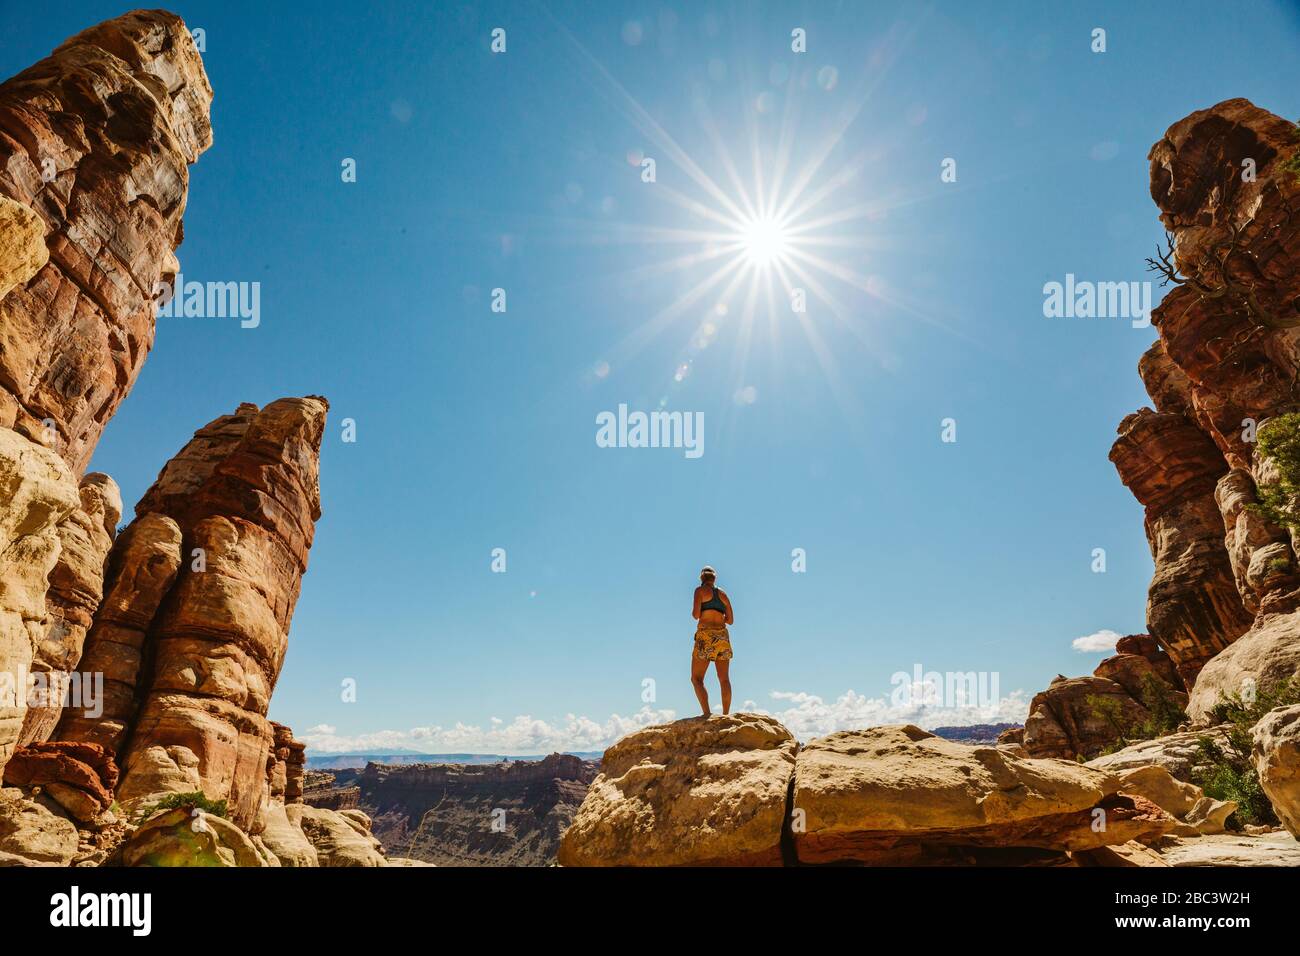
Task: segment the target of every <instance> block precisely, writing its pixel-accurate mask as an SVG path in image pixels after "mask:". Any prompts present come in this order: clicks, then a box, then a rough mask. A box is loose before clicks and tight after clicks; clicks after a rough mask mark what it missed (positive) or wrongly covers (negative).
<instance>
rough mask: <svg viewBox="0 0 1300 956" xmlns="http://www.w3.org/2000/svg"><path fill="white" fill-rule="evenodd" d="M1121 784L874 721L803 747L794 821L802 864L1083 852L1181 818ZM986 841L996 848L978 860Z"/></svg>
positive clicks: (1065, 765) (1066, 765) (1163, 829)
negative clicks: (1122, 788)
mask: <svg viewBox="0 0 1300 956" xmlns="http://www.w3.org/2000/svg"><path fill="white" fill-rule="evenodd" d="M1118 790H1119V781H1118V780H1116V779H1115V778H1113V777H1111V776H1109V775H1107V774H1104V773H1101V772H1099V771H1095V770H1090V769H1088V768H1086V767H1081V766H1078V765H1076V764H1073V763H1070V762H1067V761H1060V760H1036V759H1027V760H1026V759H1019V758H1016V757H1013V756H1010V755H1008V754H1006V753H1005V752H1004V751H1002V750H999V749H997V748H995V747H970V746H965V745H962V744H957V743H953V742H951V741H947V740H944V739H942V738H940V737H936V736H934V735H933V734H930V733H927V732H926V731H924V730H921V729H920V728H918V727H914V726H911V725H905V726H894V727H873V728H869V729H866V730H853V731H842V732H840V733H836V734H831V735H830V736H829V737H824V738H821V739H818V740H814V741H812V742H811V743H809V744H808V745H807V746H806V747H804V749H803V750H802V751H801V752H800V754H799V759H798V761H797V763H796V767H795V784H794V800H793V811H792V815H793V819H794V823H793V825H792V831H793V835H794V843H795V848H796V851H797V854H798V859H799V862H801V863H846V862H858V863H870V864H888V865H896V864H912V863H943V862H981V861H988V862H992V861H994V860H996V859H998V858H999V857H998V854H997V853H996V851H1000V850H1001V851H1005V850H1013V849H1014V850H1017V851H1023V850H1026V849H1035V850H1042V851H1049V852H1057V853H1065V852H1071V851H1080V850H1087V849H1092V848H1095V847H1098V846H1105V845H1109V844H1120V843H1126V842H1128V841H1130V840H1137V839H1144V840H1149V839H1153V838H1155V837H1157V836H1159V835H1161V834H1163V833H1167V832H1169V831H1170V830H1171V829H1172V828H1173V826H1174V820H1173V819H1172V818H1171V817H1170V816H1169V815H1168V814H1166V813H1165V812H1164V811H1162V810H1161V809H1160V808H1159V807H1157V806H1156V805H1155V804H1153V803H1151V802H1150V801H1148V800H1146V799H1145V798H1143V797H1140V796H1135V795H1129V794H1122V793H1119V792H1118ZM1096 821H1100V825H1098V826H1095V825H1094V823H1095V822H1096ZM982 851H995V852H994V853H985V854H984V860H981V852H982ZM1002 858H1003V859H1009V858H1010V856H1009V855H1006V854H1004V855H1003V857H1002Z"/></svg>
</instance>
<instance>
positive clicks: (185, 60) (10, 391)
mask: <svg viewBox="0 0 1300 956" xmlns="http://www.w3.org/2000/svg"><path fill="white" fill-rule="evenodd" d="M211 101H212V88H211V87H210V86H209V85H208V79H207V76H206V75H205V73H204V71H203V64H202V61H201V59H200V58H199V54H198V51H197V50H196V49H195V47H194V43H193V41H192V40H191V39H190V35H189V33H188V31H187V30H186V29H185V25H184V24H183V23H182V22H181V20H180V18H179V17H177V16H175V15H174V14H170V13H166V12H164V11H159V10H154V11H138V12H136V13H129V14H127V15H125V16H121V17H118V18H116V19H114V20H109V21H108V22H106V23H102V24H100V25H99V26H96V27H92V28H91V29H89V30H85V31H83V32H82V33H79V34H77V35H76V36H74V37H72V38H71V39H70V40H67V41H66V42H64V43H63V44H62V45H61V46H60V47H59V48H58V49H57V50H55V51H54V53H52V54H51V55H50V56H49V57H47V58H46V59H44V60H42V61H41V62H39V63H37V64H36V65H35V66H32V67H30V68H28V69H26V70H24V71H23V72H22V73H19V74H18V75H17V76H15V77H13V78H12V79H10V80H8V81H6V82H5V83H3V84H0V196H3V197H4V198H5V199H6V200H8V202H5V203H3V204H2V205H0V223H4V224H6V225H8V226H10V227H12V228H13V231H12V232H11V230H10V228H6V229H4V230H0V231H2V232H4V234H5V236H6V238H5V241H4V245H3V248H2V249H0V262H3V263H4V265H0V290H3V289H5V287H6V286H12V288H10V290H9V291H8V294H7V295H4V296H3V298H0V426H3V427H6V428H12V429H15V430H17V431H18V432H19V433H21V434H22V435H24V436H25V437H26V438H28V439H30V440H31V441H33V442H36V443H38V444H41V445H45V446H47V447H50V448H51V449H53V450H55V451H57V453H58V454H60V455H61V456H62V457H63V458H64V460H65V461H66V462H67V464H68V465H69V467H70V468H71V470H72V471H73V473H74V474H79V473H80V472H81V471H83V470H84V469H85V466H86V463H87V462H88V461H89V460H90V455H91V453H92V452H93V451H94V448H95V443H96V442H97V441H98V439H99V436H100V433H101V431H102V430H103V428H104V425H105V423H106V422H107V421H108V420H109V418H111V417H112V415H113V413H114V412H115V411H116V409H117V407H118V405H119V404H120V403H121V401H122V399H123V398H125V397H126V394H127V392H129V391H130V390H131V387H132V385H133V384H134V383H135V379H136V376H137V375H138V374H139V372H140V368H141V366H142V365H143V363H144V360H145V357H146V355H148V353H149V349H150V347H151V346H152V344H153V338H154V324H155V317H154V301H153V297H154V295H155V289H156V286H157V284H158V283H159V282H160V281H163V282H166V281H170V280H171V278H172V277H173V276H174V274H175V273H176V271H177V270H178V264H177V261H176V257H175V254H174V250H175V249H176V247H177V246H178V245H179V244H180V241H181V218H182V216H183V214H184V212H185V201H186V191H187V189H188V185H189V170H188V166H189V164H191V163H193V162H194V161H195V160H197V159H198V157H199V154H200V153H202V152H203V151H204V150H205V149H207V147H208V146H209V145H210V144H211V142H212V129H211V126H210V125H209V122H208V108H209V105H210V104H211ZM33 215H34V216H35V217H36V218H37V219H38V220H39V222H35V221H34V220H33V218H32V217H33ZM36 228H39V229H40V234H41V236H42V237H43V240H44V241H43V245H44V246H45V252H44V253H42V252H41V250H39V249H37V248H36V247H35V243H34V242H33V241H32V236H33V234H34V231H35V229H36ZM35 266H38V270H37V271H36V272H35V273H34V274H32V268H33V267H35Z"/></svg>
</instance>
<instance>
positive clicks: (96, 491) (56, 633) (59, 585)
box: [18, 473, 122, 744]
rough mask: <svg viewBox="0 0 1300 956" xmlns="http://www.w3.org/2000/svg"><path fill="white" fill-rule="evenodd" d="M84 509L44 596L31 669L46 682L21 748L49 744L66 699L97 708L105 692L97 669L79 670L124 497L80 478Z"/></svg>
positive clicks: (30, 710) (103, 479)
mask: <svg viewBox="0 0 1300 956" xmlns="http://www.w3.org/2000/svg"><path fill="white" fill-rule="evenodd" d="M79 495H80V499H81V502H80V505H79V506H78V507H76V508H74V509H73V510H72V511H71V512H70V513H69V514H68V516H67V517H66V518H64V519H63V521H61V522H60V523H59V526H58V535H59V557H58V560H56V561H55V563H54V567H53V568H52V569H51V570H50V589H49V591H47V592H46V594H45V610H46V619H45V626H44V633H43V634H42V635H41V639H40V641H39V643H38V644H37V645H36V647H35V648H34V651H33V655H32V665H31V668H32V671H33V672H34V673H35V674H39V675H40V677H39V680H41V681H42V682H43V684H44V688H45V689H44V691H43V693H42V695H41V696H42V697H43V700H42V699H33V700H29V701H28V707H27V713H26V715H25V716H24V719H23V727H22V732H21V733H20V734H19V738H18V742H19V743H20V744H29V743H34V742H40V741H43V740H48V739H49V737H50V734H51V733H53V731H54V728H55V726H56V725H57V724H58V722H59V718H60V716H61V715H62V713H63V702H64V700H68V701H70V702H71V703H72V704H73V705H74V706H80V707H81V708H82V709H83V710H87V709H89V710H95V709H97V708H98V706H99V703H100V690H101V688H100V687H99V686H98V685H95V684H94V683H93V681H95V679H96V678H95V673H96V672H94V671H92V670H77V664H78V662H79V661H80V660H81V655H82V650H83V648H84V645H85V641H86V632H87V630H88V629H89V628H90V625H91V621H92V620H93V619H94V614H95V611H96V610H97V609H98V607H99V604H100V600H101V599H102V597H103V587H104V561H105V560H106V558H107V557H108V552H109V549H110V548H111V547H112V545H113V539H114V537H115V536H116V535H117V522H118V521H119V520H120V519H121V517H122V495H121V493H120V492H119V491H118V488H117V483H116V482H115V481H113V479H112V478H110V477H108V475H103V474H99V473H93V474H89V475H86V476H85V477H84V478H82V479H81V487H80V489H79Z"/></svg>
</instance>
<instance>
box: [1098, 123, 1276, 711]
mask: <svg viewBox="0 0 1300 956" xmlns="http://www.w3.org/2000/svg"><path fill="white" fill-rule="evenodd" d="M1297 155H1300V138H1298V137H1297V136H1296V125H1295V124H1294V123H1291V122H1288V121H1287V120H1284V119H1282V118H1281V117H1278V116H1274V115H1273V114H1272V113H1269V112H1267V111H1266V110H1262V109H1260V108H1258V107H1256V106H1254V105H1253V104H1251V103H1250V102H1249V101H1247V100H1244V99H1234V100H1227V101H1225V102H1223V103H1219V104H1217V105H1216V106H1213V107H1211V108H1209V109H1205V110H1199V111H1197V112H1195V113H1192V114H1191V115H1190V116H1187V117H1186V118H1184V119H1182V120H1179V121H1178V122H1177V123H1175V124H1174V125H1173V126H1171V127H1170V128H1169V130H1168V132H1167V133H1166V134H1165V136H1164V137H1163V138H1162V139H1161V140H1160V142H1158V143H1156V144H1155V146H1153V147H1152V149H1151V154H1150V157H1149V158H1150V160H1151V196H1152V198H1153V199H1154V200H1155V202H1156V205H1157V206H1158V207H1159V208H1160V219H1161V221H1162V222H1163V223H1164V225H1165V228H1166V229H1167V230H1168V232H1169V234H1170V236H1171V241H1172V246H1171V248H1170V249H1169V250H1168V251H1166V252H1164V253H1160V254H1158V259H1159V260H1163V261H1157V262H1156V267H1157V269H1158V270H1159V271H1162V272H1163V273H1164V274H1165V276H1166V278H1167V279H1168V280H1169V282H1170V284H1171V285H1172V288H1171V290H1170V291H1169V293H1168V294H1167V295H1166V296H1165V298H1164V300H1163V301H1162V302H1161V304H1160V305H1159V306H1158V307H1157V308H1156V309H1155V310H1154V312H1153V314H1152V321H1153V324H1154V325H1155V327H1156V329H1157V331H1158V332H1159V338H1158V340H1157V341H1156V342H1155V343H1154V344H1153V345H1152V347H1151V349H1150V350H1149V351H1148V352H1147V354H1146V355H1145V356H1144V357H1143V359H1142V361H1141V363H1139V369H1138V370H1139V373H1140V374H1141V376H1142V379H1143V382H1144V384H1145V385H1146V389H1147V392H1148V394H1149V395H1150V396H1151V399H1152V401H1153V403H1154V404H1155V407H1156V410H1155V411H1152V410H1151V409H1142V410H1140V411H1138V412H1136V413H1134V414H1133V415H1130V416H1128V418H1126V419H1125V420H1124V421H1123V423H1121V425H1120V430H1119V437H1118V439H1117V440H1116V442H1115V445H1114V447H1113V448H1112V450H1111V456H1110V457H1111V460H1112V461H1113V462H1114V463H1115V466H1116V468H1117V469H1118V471H1119V474H1120V477H1121V479H1122V480H1123V481H1124V483H1125V484H1126V485H1128V487H1129V489H1130V490H1131V491H1132V492H1133V494H1134V495H1135V496H1136V497H1137V498H1138V500H1139V501H1141V502H1142V504H1143V505H1144V506H1145V507H1146V532H1147V538H1148V540H1149V541H1150V543H1151V551H1152V556H1153V558H1154V560H1155V565H1156V568H1155V576H1154V578H1153V579H1152V583H1151V590H1150V595H1149V600H1148V605H1147V621H1148V627H1149V628H1150V632H1151V636H1152V637H1154V638H1156V639H1157V640H1158V641H1159V642H1160V644H1161V645H1162V646H1164V647H1165V648H1166V649H1167V650H1168V652H1169V655H1170V656H1171V657H1172V658H1173V660H1174V662H1175V663H1176V664H1177V665H1178V670H1179V673H1180V674H1181V675H1182V677H1183V680H1184V683H1185V684H1186V686H1187V689H1188V690H1189V691H1190V700H1189V702H1188V714H1189V715H1190V716H1191V717H1192V718H1193V719H1194V720H1196V721H1199V722H1202V723H1203V722H1205V721H1206V720H1207V719H1208V718H1209V716H1210V711H1211V709H1212V708H1213V707H1214V706H1215V704H1217V703H1218V702H1219V700H1220V698H1221V697H1222V696H1224V695H1228V694H1237V693H1241V692H1242V691H1243V690H1245V688H1246V686H1247V685H1248V682H1250V681H1254V682H1255V683H1256V684H1257V685H1263V684H1264V683H1273V682H1276V681H1278V680H1281V679H1284V678H1286V677H1289V676H1290V675H1291V674H1293V673H1295V672H1296V670H1297V668H1300V651H1296V650H1295V648H1296V647H1297V646H1300V641H1297V640H1296V630H1297V627H1298V625H1297V624H1296V609H1297V607H1300V574H1298V573H1297V572H1298V571H1300V566H1298V565H1297V563H1296V558H1295V541H1294V535H1292V534H1290V533H1289V532H1287V531H1286V530H1285V529H1281V528H1278V527H1275V526H1273V525H1272V524H1270V523H1269V521H1268V520H1267V519H1266V518H1265V517H1264V516H1263V515H1262V514H1261V512H1260V511H1259V510H1258V509H1257V508H1255V507H1253V506H1254V504H1255V503H1256V499H1257V490H1256V489H1257V485H1258V484H1259V483H1260V482H1261V481H1267V480H1269V479H1270V477H1271V475H1270V468H1271V467H1272V465H1271V463H1270V462H1268V461H1265V460H1263V459H1262V456H1260V455H1259V454H1257V452H1256V447H1255V441H1254V438H1255V431H1256V426H1258V425H1263V424H1264V423H1265V422H1266V421H1267V420H1268V419H1270V418H1273V417H1275V416H1277V415H1279V414H1281V413H1284V412H1289V411H1292V410H1294V409H1295V408H1297V406H1298V405H1300V389H1298V387H1297V386H1298V385H1300V219H1297V218H1296V217H1295V216H1294V215H1293V208H1294V206H1295V203H1296V199H1297V194H1298V193H1300V177H1298V176H1297V175H1296V174H1295V172H1294V169H1293V168H1291V166H1292V164H1294V162H1295V157H1296V156H1297ZM1247 166H1248V167H1250V168H1252V169H1253V170H1254V173H1255V175H1254V176H1253V177H1251V176H1245V175H1243V174H1242V170H1243V168H1246V167H1247Z"/></svg>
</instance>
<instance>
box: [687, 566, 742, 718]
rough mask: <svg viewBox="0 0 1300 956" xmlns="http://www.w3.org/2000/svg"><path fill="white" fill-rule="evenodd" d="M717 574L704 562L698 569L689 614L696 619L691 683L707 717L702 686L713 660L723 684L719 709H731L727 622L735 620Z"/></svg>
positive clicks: (705, 697)
mask: <svg viewBox="0 0 1300 956" xmlns="http://www.w3.org/2000/svg"><path fill="white" fill-rule="evenodd" d="M717 577H718V575H717V573H716V572H715V571H714V570H713V568H711V567H709V566H707V565H705V567H704V568H703V569H702V570H701V571H700V586H699V587H698V588H696V589H695V603H694V605H693V606H692V607H691V617H693V618H695V620H696V621H698V622H699V626H698V627H697V628H696V629H695V652H694V653H693V654H692V655H691V685H692V686H693V687H694V688H695V696H696V697H697V698H698V699H699V702H700V710H701V711H703V714H704V716H705V717H708V716H709V692H708V690H706V689H705V687H704V675H705V674H706V673H707V672H708V670H709V661H713V665H714V668H715V669H716V670H717V672H718V683H719V684H720V685H721V686H722V712H723V713H724V714H727V713H730V711H731V679H730V676H729V673H728V672H729V671H730V669H731V635H730V634H728V633H727V625H728V624H732V623H734V622H735V617H734V616H733V615H732V613H731V600H730V599H729V598H728V597H727V595H726V594H725V593H724V592H723V590H722V589H721V588H719V587H717V586H716V584H715V583H714V582H716V581H717Z"/></svg>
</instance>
